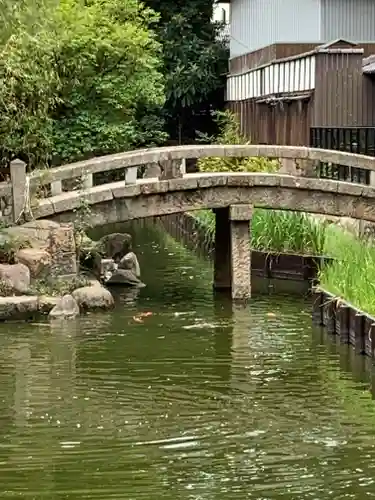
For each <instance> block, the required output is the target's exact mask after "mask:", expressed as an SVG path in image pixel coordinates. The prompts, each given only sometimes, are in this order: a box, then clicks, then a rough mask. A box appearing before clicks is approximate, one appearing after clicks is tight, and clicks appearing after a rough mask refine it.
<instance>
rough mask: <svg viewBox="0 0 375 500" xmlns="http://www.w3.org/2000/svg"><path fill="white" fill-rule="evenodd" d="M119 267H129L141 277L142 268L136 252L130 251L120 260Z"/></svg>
mask: <svg viewBox="0 0 375 500" xmlns="http://www.w3.org/2000/svg"><path fill="white" fill-rule="evenodd" d="M118 268H119V269H128V270H129V271H132V273H133V274H134V275H135V276H136V277H137V278H139V277H140V276H141V268H140V267H139V262H138V259H137V256H136V255H135V253H134V252H128V253H127V254H126V255H125V256H124V257H123V258H122V259H121V260H120V262H119V265H118Z"/></svg>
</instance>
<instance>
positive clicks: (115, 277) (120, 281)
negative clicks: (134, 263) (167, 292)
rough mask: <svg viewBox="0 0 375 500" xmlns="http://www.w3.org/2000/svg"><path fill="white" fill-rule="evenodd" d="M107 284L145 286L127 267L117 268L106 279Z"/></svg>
mask: <svg viewBox="0 0 375 500" xmlns="http://www.w3.org/2000/svg"><path fill="white" fill-rule="evenodd" d="M106 284H107V285H124V286H134V287H137V288H143V287H144V286H146V285H145V284H144V283H142V281H141V280H140V279H139V278H137V276H136V275H135V274H134V273H133V271H130V270H129V269H117V270H116V271H114V273H113V274H112V276H111V277H110V278H109V280H108V281H106Z"/></svg>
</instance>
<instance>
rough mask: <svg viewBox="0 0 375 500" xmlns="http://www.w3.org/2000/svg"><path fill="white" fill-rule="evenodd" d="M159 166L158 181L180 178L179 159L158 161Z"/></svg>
mask: <svg viewBox="0 0 375 500" xmlns="http://www.w3.org/2000/svg"><path fill="white" fill-rule="evenodd" d="M159 166H160V168H161V175H160V180H162V179H176V178H178V177H182V172H181V160H179V159H167V160H159Z"/></svg>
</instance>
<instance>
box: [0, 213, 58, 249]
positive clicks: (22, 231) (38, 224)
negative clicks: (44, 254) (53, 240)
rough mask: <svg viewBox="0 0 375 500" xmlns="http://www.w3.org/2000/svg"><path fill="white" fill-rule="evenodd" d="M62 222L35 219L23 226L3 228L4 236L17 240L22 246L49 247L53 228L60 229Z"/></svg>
mask: <svg viewBox="0 0 375 500" xmlns="http://www.w3.org/2000/svg"><path fill="white" fill-rule="evenodd" d="M59 227H60V224H59V223H58V222H54V221H51V220H44V219H41V220H33V221H30V222H26V224H22V225H21V226H11V227H7V228H4V229H2V234H3V237H5V238H6V237H7V236H8V237H9V240H13V241H16V242H17V244H18V245H19V246H20V247H32V248H42V249H47V248H48V246H49V235H50V232H51V230H53V229H58V228H59Z"/></svg>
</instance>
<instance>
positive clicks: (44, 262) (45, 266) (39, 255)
mask: <svg viewBox="0 0 375 500" xmlns="http://www.w3.org/2000/svg"><path fill="white" fill-rule="evenodd" d="M51 260H52V259H51V254H49V253H48V252H47V251H46V250H43V249H42V248H21V250H18V252H17V253H16V255H15V261H16V262H20V263H21V264H24V265H25V266H27V267H28V268H29V269H30V274H31V277H32V278H45V277H46V276H48V274H49V273H50V271H51Z"/></svg>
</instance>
